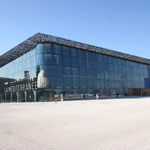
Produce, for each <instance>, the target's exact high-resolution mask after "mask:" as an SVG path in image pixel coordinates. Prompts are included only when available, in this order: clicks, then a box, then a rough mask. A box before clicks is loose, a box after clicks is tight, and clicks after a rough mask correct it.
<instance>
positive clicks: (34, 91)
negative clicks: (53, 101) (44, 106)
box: [33, 90, 37, 102]
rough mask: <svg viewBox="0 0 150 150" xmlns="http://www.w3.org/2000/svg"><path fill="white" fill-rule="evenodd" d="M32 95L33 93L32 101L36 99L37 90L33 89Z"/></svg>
mask: <svg viewBox="0 0 150 150" xmlns="http://www.w3.org/2000/svg"><path fill="white" fill-rule="evenodd" d="M33 95H34V102H36V101H37V91H36V90H33Z"/></svg>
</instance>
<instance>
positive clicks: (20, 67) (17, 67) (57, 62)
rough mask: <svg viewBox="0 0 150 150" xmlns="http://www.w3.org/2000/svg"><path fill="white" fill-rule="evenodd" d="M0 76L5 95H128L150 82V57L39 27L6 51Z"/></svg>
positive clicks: (23, 97)
mask: <svg viewBox="0 0 150 150" xmlns="http://www.w3.org/2000/svg"><path fill="white" fill-rule="evenodd" d="M0 77H1V79H2V78H5V79H7V80H1V90H0V95H1V96H0V97H1V100H3V101H45V100H52V99H53V96H54V94H56V93H57V94H58V95H60V94H63V95H64V96H65V97H66V98H67V97H70V98H71V97H72V98H74V97H81V96H82V97H83V95H95V94H96V93H100V95H112V94H116V93H118V94H119V95H126V94H128V89H144V88H148V87H150V85H149V84H150V82H149V81H150V59H146V58H141V57H137V56H133V55H129V54H124V53H121V52H117V51H113V50H108V49H105V48H101V47H96V46H93V45H88V44H84V43H80V42H75V41H72V40H67V39H64V38H60V37H55V36H51V35H46V34H41V33H38V34H36V35H34V36H32V37H30V38H29V39H27V40H26V41H24V42H22V43H21V44H19V45H18V46H16V47H15V48H13V49H11V50H10V51H8V52H7V53H5V54H3V55H2V56H0ZM6 82H7V83H6Z"/></svg>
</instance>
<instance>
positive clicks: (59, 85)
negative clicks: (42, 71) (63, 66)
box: [55, 77, 63, 88]
mask: <svg viewBox="0 0 150 150" xmlns="http://www.w3.org/2000/svg"><path fill="white" fill-rule="evenodd" d="M55 87H56V88H63V78H60V77H57V78H55Z"/></svg>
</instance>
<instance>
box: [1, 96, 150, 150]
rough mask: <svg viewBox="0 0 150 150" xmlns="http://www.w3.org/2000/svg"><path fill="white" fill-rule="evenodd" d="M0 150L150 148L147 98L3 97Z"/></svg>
mask: <svg viewBox="0 0 150 150" xmlns="http://www.w3.org/2000/svg"><path fill="white" fill-rule="evenodd" d="M0 150H150V98H149V97H145V98H141V97H139V98H130V99H125V98H123V99H120V98H118V99H110V100H108V99H107V100H88V101H86V100H84V101H64V102H58V103H54V102H43V103H42V102H38V103H1V104H0Z"/></svg>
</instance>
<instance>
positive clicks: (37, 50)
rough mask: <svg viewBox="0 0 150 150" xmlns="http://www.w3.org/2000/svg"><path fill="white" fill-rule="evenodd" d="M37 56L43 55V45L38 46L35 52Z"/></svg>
mask: <svg viewBox="0 0 150 150" xmlns="http://www.w3.org/2000/svg"><path fill="white" fill-rule="evenodd" d="M35 53H36V54H43V44H38V45H37V46H36V50H35Z"/></svg>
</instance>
